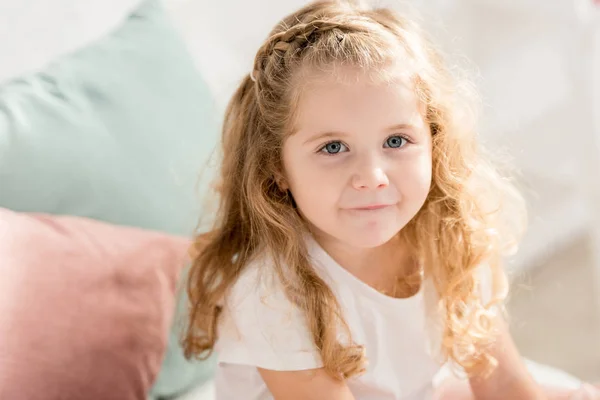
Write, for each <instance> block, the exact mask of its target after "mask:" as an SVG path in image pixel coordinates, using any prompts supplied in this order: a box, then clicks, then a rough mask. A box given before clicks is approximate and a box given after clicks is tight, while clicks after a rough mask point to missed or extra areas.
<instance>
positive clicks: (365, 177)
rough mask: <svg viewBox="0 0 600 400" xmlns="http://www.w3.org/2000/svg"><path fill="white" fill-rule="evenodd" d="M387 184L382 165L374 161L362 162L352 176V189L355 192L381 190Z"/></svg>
mask: <svg viewBox="0 0 600 400" xmlns="http://www.w3.org/2000/svg"><path fill="white" fill-rule="evenodd" d="M389 184H390V182H389V180H388V176H387V174H386V173H385V170H384V168H383V165H382V163H381V162H378V161H377V160H375V159H370V160H366V161H365V162H363V163H362V164H361V165H360V166H359V167H358V168H357V169H356V170H355V172H354V174H353V176H352V187H354V189H356V190H366V189H381V188H384V187H387V186H388V185H389Z"/></svg>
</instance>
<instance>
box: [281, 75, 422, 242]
mask: <svg viewBox="0 0 600 400" xmlns="http://www.w3.org/2000/svg"><path fill="white" fill-rule="evenodd" d="M336 72H337V73H336V74H335V76H334V75H333V74H329V75H328V76H323V75H321V76H320V77H319V79H317V80H314V81H313V80H311V82H315V83H314V84H306V86H305V87H304V88H303V90H302V95H301V97H300V99H299V105H298V106H299V108H298V110H297V111H298V114H297V119H296V121H295V122H296V123H295V131H294V133H293V134H292V135H290V136H289V137H288V138H287V139H286V140H285V143H284V145H283V165H284V175H285V186H287V188H289V190H290V191H291V193H292V195H293V197H294V200H295V201H296V204H297V206H298V209H299V211H300V213H301V214H302V215H303V217H304V218H306V219H307V220H308V222H309V224H310V225H311V228H312V229H313V230H314V231H315V232H314V233H315V234H316V235H318V236H319V238H320V239H321V240H323V241H334V242H337V243H338V244H343V245H350V246H354V247H360V248H373V247H376V246H379V245H382V244H384V243H386V242H387V241H389V240H390V239H391V238H392V237H394V236H395V235H396V234H397V233H398V232H399V231H400V230H401V229H402V228H403V227H404V226H405V225H406V224H407V223H408V222H409V221H410V220H411V219H412V218H413V217H414V216H415V214H416V213H417V212H418V211H419V209H420V208H421V206H422V205H423V204H424V202H425V199H426V198H427V194H428V192H429V188H430V185H431V169H432V161H431V133H430V130H429V126H428V125H427V124H426V123H425V121H424V119H423V116H422V115H421V112H420V111H421V110H420V107H419V104H418V102H417V99H416V96H415V93H414V89H413V88H412V87H411V85H410V84H409V83H408V81H407V80H406V79H402V78H397V79H395V80H394V81H393V82H392V83H377V84H375V83H373V81H372V80H370V79H368V78H367V77H366V76H362V77H361V75H360V73H357V72H356V71H354V70H352V69H349V68H339V69H336ZM357 74H358V75H357ZM357 77H358V79H356V78H357ZM340 78H341V79H340ZM346 78H348V79H346Z"/></svg>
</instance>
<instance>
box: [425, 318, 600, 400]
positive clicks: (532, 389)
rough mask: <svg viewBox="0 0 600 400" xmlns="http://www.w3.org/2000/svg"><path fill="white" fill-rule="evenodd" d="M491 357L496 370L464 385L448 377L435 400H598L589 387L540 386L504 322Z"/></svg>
mask: <svg viewBox="0 0 600 400" xmlns="http://www.w3.org/2000/svg"><path fill="white" fill-rule="evenodd" d="M493 355H494V357H496V359H497V360H498V367H497V368H496V370H495V371H494V372H493V373H492V375H491V376H490V377H489V378H488V379H485V380H484V379H481V378H472V379H471V380H470V381H469V383H467V382H465V381H459V380H457V379H452V378H451V379H449V380H447V381H446V382H444V383H442V385H441V386H440V388H439V389H438V390H437V391H436V395H435V396H434V399H435V400H479V399H486V400H487V399H489V400H495V399H503V400H504V399H511V400H512V399H515V400H519V399H527V400H529V399H531V400H537V399H547V400H576V399H579V400H600V390H599V389H597V388H595V387H592V386H591V385H585V386H582V388H581V389H579V390H575V391H574V390H572V389H562V388H558V387H551V386H544V387H541V386H539V385H538V384H537V383H536V382H535V381H534V380H533V378H532V377H531V375H530V374H529V371H528V370H527V368H526V366H525V363H524V362H523V360H522V358H521V356H520V355H519V352H518V350H517V348H516V346H515V344H514V342H513V340H512V337H511V335H510V332H509V330H508V327H507V324H506V323H505V322H504V321H501V323H500V332H499V336H498V340H497V344H496V347H495V350H494V354H493ZM594 392H595V393H594Z"/></svg>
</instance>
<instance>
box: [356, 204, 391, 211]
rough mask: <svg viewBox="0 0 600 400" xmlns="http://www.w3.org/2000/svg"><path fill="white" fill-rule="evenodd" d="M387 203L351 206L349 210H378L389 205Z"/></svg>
mask: <svg viewBox="0 0 600 400" xmlns="http://www.w3.org/2000/svg"><path fill="white" fill-rule="evenodd" d="M389 206H390V205H389V204H371V205H368V206H362V207H352V208H351V210H357V211H370V210H380V209H382V208H385V207H389Z"/></svg>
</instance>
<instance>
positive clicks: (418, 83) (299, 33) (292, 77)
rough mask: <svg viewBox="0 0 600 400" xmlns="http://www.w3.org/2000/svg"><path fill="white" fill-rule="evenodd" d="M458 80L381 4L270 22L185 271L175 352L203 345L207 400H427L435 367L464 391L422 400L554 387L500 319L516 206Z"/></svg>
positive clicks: (533, 393) (332, 6)
mask: <svg viewBox="0 0 600 400" xmlns="http://www.w3.org/2000/svg"><path fill="white" fill-rule="evenodd" d="M465 88H466V86H465V85H462V84H460V83H459V82H458V81H456V80H455V79H454V78H453V77H452V76H451V74H450V73H449V71H448V69H446V68H445V67H444V65H443V63H442V60H441V57H440V55H439V54H438V53H437V52H436V50H435V49H434V48H433V46H432V45H431V44H430V43H429V42H428V41H427V40H426V39H425V37H424V35H423V34H422V33H421V32H420V31H419V30H418V28H417V27H416V26H415V24H414V23H412V22H411V21H409V20H406V19H404V18H402V17H400V16H398V15H397V14H395V13H393V12H392V11H390V10H388V9H374V10H368V9H363V8H360V7H359V6H358V5H355V4H353V3H347V2H341V1H322V2H316V3H313V4H310V5H307V6H306V7H304V8H302V9H301V10H299V11H297V12H296V13H294V14H292V15H290V16H288V17H287V18H285V19H284V20H283V21H282V22H281V23H279V24H278V25H277V27H276V28H275V29H274V30H273V31H272V33H271V36H270V37H269V38H268V39H267V41H266V42H265V43H264V45H263V46H262V47H261V48H260V49H259V50H258V53H257V55H256V59H255V64H254V68H253V70H252V72H251V73H250V74H249V75H248V76H246V77H245V78H244V80H243V82H242V84H241V86H240V87H239V89H238V90H237V92H236V93H235V94H234V96H233V98H232V100H231V102H230V104H229V107H228V109H227V112H226V115H225V121H224V127H223V138H222V151H223V161H222V165H221V177H220V186H219V195H220V197H219V200H220V208H219V213H218V215H217V218H216V223H215V226H214V229H213V230H212V231H211V232H209V233H207V234H204V235H201V236H200V237H199V238H198V240H197V245H196V250H197V256H196V257H195V261H194V264H193V267H192V270H191V271H190V276H189V278H190V279H189V287H188V292H189V297H190V300H191V306H192V308H191V316H190V326H189V330H188V332H187V337H186V340H185V346H186V352H187V355H188V356H191V355H201V354H206V353H210V352H211V351H212V350H213V349H216V350H217V352H218V356H219V367H218V371H217V377H216V385H217V397H218V399H223V400H225V399H227V400H229V399H231V400H239V399H244V400H245V399H249V400H250V399H252V400H254V399H256V400H258V399H272V398H274V399H277V400H290V399H303V400H304V399H327V400H351V399H355V400H363V399H365V400H379V399H381V400H384V399H386V400H387V399H390V400H392V399H393V400H396V399H426V398H431V397H432V396H433V393H434V389H433V380H434V378H435V376H436V374H437V373H438V371H439V370H440V366H441V364H442V363H443V362H446V361H447V362H449V363H450V364H452V365H454V366H456V368H457V369H459V370H461V371H464V372H465V373H466V374H467V375H468V376H469V377H470V385H467V384H460V383H457V384H449V385H448V386H443V387H442V389H440V390H439V391H438V393H437V396H438V397H439V396H446V398H453V399H457V398H465V399H467V398H471V396H475V398H485V399H496V398H497V399H541V398H546V395H548V396H549V395H550V394H548V393H549V390H547V392H548V393H547V394H544V392H543V390H542V389H541V388H540V387H538V386H537V385H536V384H535V383H534V382H533V380H532V379H531V378H530V377H529V375H528V374H527V372H526V369H525V368H524V366H523V364H522V362H521V360H520V357H519V356H518V353H517V351H516V349H515V346H514V344H513V342H512V340H511V338H510V336H509V334H508V331H507V329H506V325H505V324H504V323H503V322H502V318H501V317H502V315H501V314H502V313H501V312H500V311H501V303H502V300H503V299H504V298H505V297H506V279H505V276H504V273H503V271H502V268H501V265H500V261H501V258H502V256H503V255H505V254H506V253H507V252H508V251H510V250H511V249H512V248H514V245H515V243H516V240H517V238H518V233H519V228H520V226H521V225H522V222H523V220H524V212H523V206H522V201H521V198H520V197H519V195H518V193H517V192H516V191H515V189H514V188H513V187H512V186H511V185H510V184H509V183H508V182H507V181H506V180H505V179H503V178H502V177H501V176H500V175H499V174H498V173H497V172H496V171H495V170H494V169H493V168H492V166H491V165H490V163H489V162H488V161H487V160H486V159H485V157H484V156H483V153H482V152H481V150H480V149H479V146H478V144H477V142H476V136H475V133H474V130H473V127H472V125H470V121H471V119H469V118H468V112H465V111H468V108H467V105H466V104H463V103H464V100H465V99H464V98H463V97H464V96H463V97H461V91H460V90H462V89H465ZM509 217H511V218H512V219H513V220H514V222H515V223H512V222H511V223H509V221H511V220H510V219H509ZM444 393H450V394H446V395H444ZM553 395H554V396H555V397H553V398H568V394H567V393H558V392H555V393H554V394H553ZM559 396H563V397H559Z"/></svg>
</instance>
